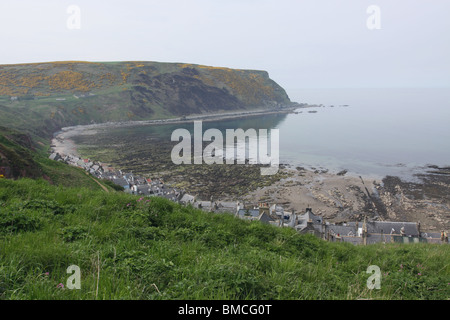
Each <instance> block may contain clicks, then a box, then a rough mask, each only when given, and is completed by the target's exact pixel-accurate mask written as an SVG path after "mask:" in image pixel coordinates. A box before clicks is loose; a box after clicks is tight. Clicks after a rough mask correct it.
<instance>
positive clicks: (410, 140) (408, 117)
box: [83, 88, 450, 180]
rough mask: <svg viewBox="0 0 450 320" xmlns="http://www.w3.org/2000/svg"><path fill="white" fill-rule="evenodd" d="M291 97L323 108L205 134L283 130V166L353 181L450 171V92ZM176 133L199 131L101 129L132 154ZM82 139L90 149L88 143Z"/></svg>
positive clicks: (300, 93)
mask: <svg viewBox="0 0 450 320" xmlns="http://www.w3.org/2000/svg"><path fill="white" fill-rule="evenodd" d="M288 92H289V93H290V95H291V100H294V101H299V102H302V103H308V104H316V105H321V106H320V107H315V108H300V109H298V110H297V111H296V112H294V113H290V114H267V115H258V116H252V117H246V118H241V119H227V120H217V121H208V122H206V121H205V122H203V132H204V131H205V130H207V129H210V128H216V129H219V130H221V131H222V133H223V136H224V137H225V130H226V129H237V128H242V129H244V130H246V129H249V128H254V129H256V130H258V129H275V128H276V129H279V134H280V146H279V152H280V163H282V164H289V165H291V166H293V167H297V166H299V167H305V168H307V169H312V170H316V169H317V170H319V171H324V170H329V172H330V173H337V172H339V171H342V170H347V171H348V173H347V174H348V175H354V176H358V175H362V176H364V177H373V178H378V179H381V178H382V177H384V176H386V175H393V176H399V177H401V178H403V179H406V180H415V179H414V174H417V173H423V172H425V171H427V170H428V169H429V168H428V166H429V165H437V166H441V167H445V166H450V148H449V147H450V127H449V125H448V121H449V120H450V90H448V89H446V88H433V89H430V88H426V89H416V88H413V89H301V90H290V91H288ZM177 128H185V129H187V130H189V131H190V132H191V134H193V133H194V130H193V123H192V122H191V123H174V124H169V125H145V126H134V127H133V126H131V127H130V126H126V127H111V128H102V129H101V130H99V132H101V133H102V134H106V135H108V137H109V138H111V137H114V138H115V139H117V143H121V140H123V138H124V137H126V141H127V144H129V146H128V147H127V148H130V152H131V151H132V149H133V144H135V143H136V144H139V145H141V146H140V147H141V148H142V146H145V144H146V143H151V141H152V140H153V139H155V138H156V139H158V140H160V141H167V142H168V143H170V138H171V134H172V132H173V131H174V130H175V129H177ZM100 136H101V135H100ZM83 140H84V141H83V144H87V145H89V139H83ZM96 140H97V139H96ZM100 140H101V138H100ZM97 143H98V140H97ZM97 147H98V145H97Z"/></svg>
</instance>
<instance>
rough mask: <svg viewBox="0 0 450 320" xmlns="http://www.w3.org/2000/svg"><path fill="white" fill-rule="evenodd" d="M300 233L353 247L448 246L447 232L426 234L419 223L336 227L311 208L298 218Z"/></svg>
mask: <svg viewBox="0 0 450 320" xmlns="http://www.w3.org/2000/svg"><path fill="white" fill-rule="evenodd" d="M294 228H295V229H296V230H297V231H298V232H300V233H310V234H314V235H316V236H318V237H320V238H322V239H324V240H327V241H333V242H350V243H353V244H363V245H367V244H373V243H380V242H381V243H388V242H391V243H420V242H424V243H448V236H447V234H446V233H445V232H444V231H443V232H441V233H436V232H422V231H421V229H420V223H419V222H417V223H416V222H396V221H367V219H366V218H364V221H363V222H358V221H356V222H348V223H342V224H332V223H329V222H325V221H324V220H323V219H322V217H320V216H316V215H315V214H314V213H313V212H312V210H311V209H310V208H308V209H306V213H304V214H303V215H299V216H298V222H297V223H296V225H295V227H294Z"/></svg>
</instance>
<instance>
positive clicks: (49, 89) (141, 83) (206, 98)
mask: <svg viewBox="0 0 450 320" xmlns="http://www.w3.org/2000/svg"><path fill="white" fill-rule="evenodd" d="M290 104H292V102H291V101H290V99H289V97H288V95H287V94H286V92H285V90H284V89H283V88H282V87H281V86H279V85H278V84H277V83H276V82H274V81H273V80H272V79H270V77H269V74H268V73H267V72H266V71H257V70H241V69H229V68H220V67H209V66H203V65H195V64H181V63H159V62H141V61H133V62H79V61H65V62H48V63H30V64H15V65H0V119H1V120H0V124H2V125H6V126H13V127H14V128H16V129H21V130H26V131H31V133H32V134H36V135H39V136H41V137H43V136H45V137H48V136H50V135H51V134H52V133H53V132H54V131H56V130H58V129H59V128H61V127H65V126H71V125H78V124H90V123H102V122H107V121H128V120H149V119H162V118H171V117H180V116H187V115H193V114H208V113H216V112H223V111H245V110H254V109H276V108H279V107H281V106H286V105H290Z"/></svg>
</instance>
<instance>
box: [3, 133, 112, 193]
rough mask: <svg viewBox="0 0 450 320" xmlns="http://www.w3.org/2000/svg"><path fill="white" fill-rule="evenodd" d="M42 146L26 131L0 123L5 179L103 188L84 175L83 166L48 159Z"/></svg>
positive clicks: (94, 180)
mask: <svg viewBox="0 0 450 320" xmlns="http://www.w3.org/2000/svg"><path fill="white" fill-rule="evenodd" d="M44 146H45V145H44ZM44 149H45V148H44V147H43V146H42V145H40V144H39V143H36V142H34V140H32V139H31V136H30V135H29V134H24V133H21V132H18V131H16V130H12V129H8V128H5V127H1V126H0V174H3V176H4V178H9V179H18V178H22V177H28V178H34V179H38V178H43V179H46V180H47V181H49V182H50V183H52V184H55V185H60V186H63V187H86V188H90V189H94V190H98V189H103V188H102V187H101V186H100V185H99V183H100V184H101V185H103V184H104V183H103V182H98V180H97V179H95V178H94V177H92V176H88V175H86V173H85V171H84V170H82V169H79V168H75V167H70V166H68V165H66V164H63V163H61V162H56V161H53V160H50V159H48V154H47V153H46V152H45V151H43V150H44ZM96 181H97V182H96ZM106 188H107V189H108V191H109V190H113V189H112V188H110V187H107V186H106Z"/></svg>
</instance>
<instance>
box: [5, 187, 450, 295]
mask: <svg viewBox="0 0 450 320" xmlns="http://www.w3.org/2000/svg"><path fill="white" fill-rule="evenodd" d="M70 265H77V266H79V267H80V269H81V289H80V290H69V289H68V288H67V286H66V281H67V279H68V277H69V276H70V275H69V274H67V273H66V269H67V268H68V267H69V266H70ZM370 265H377V266H379V267H380V269H381V271H382V279H381V289H380V290H373V291H371V290H369V289H368V288H367V287H366V282H367V279H368V277H369V275H368V274H367V273H366V270H367V267H368V266H370ZM449 278H450V255H449V254H448V246H443V245H429V244H425V245H422V244H415V245H412V244H411V245H398V244H395V245H394V244H386V245H382V244H379V245H373V246H367V247H356V246H353V245H350V244H346V243H341V244H339V243H327V242H324V241H322V240H319V239H317V238H314V237H313V236H302V235H299V234H297V233H296V232H295V231H294V230H293V229H291V228H283V229H280V228H276V227H272V226H268V225H263V224H261V223H260V222H252V223H250V222H246V221H242V220H239V219H237V218H234V217H233V216H231V215H228V214H222V215H219V214H209V213H205V212H202V211H199V210H195V209H192V208H190V207H182V206H180V205H177V204H174V203H171V202H169V201H167V200H165V199H162V198H151V200H146V199H140V198H138V197H135V196H132V195H128V194H124V193H105V192H101V191H92V190H89V189H86V188H73V189H69V188H62V187H57V186H52V185H49V184H48V183H47V182H46V181H43V180H28V179H22V180H18V181H11V180H5V179H3V180H0V298H1V299H361V298H373V299H448V298H449V297H450V283H449ZM60 284H62V285H64V288H62V286H61V285H60Z"/></svg>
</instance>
